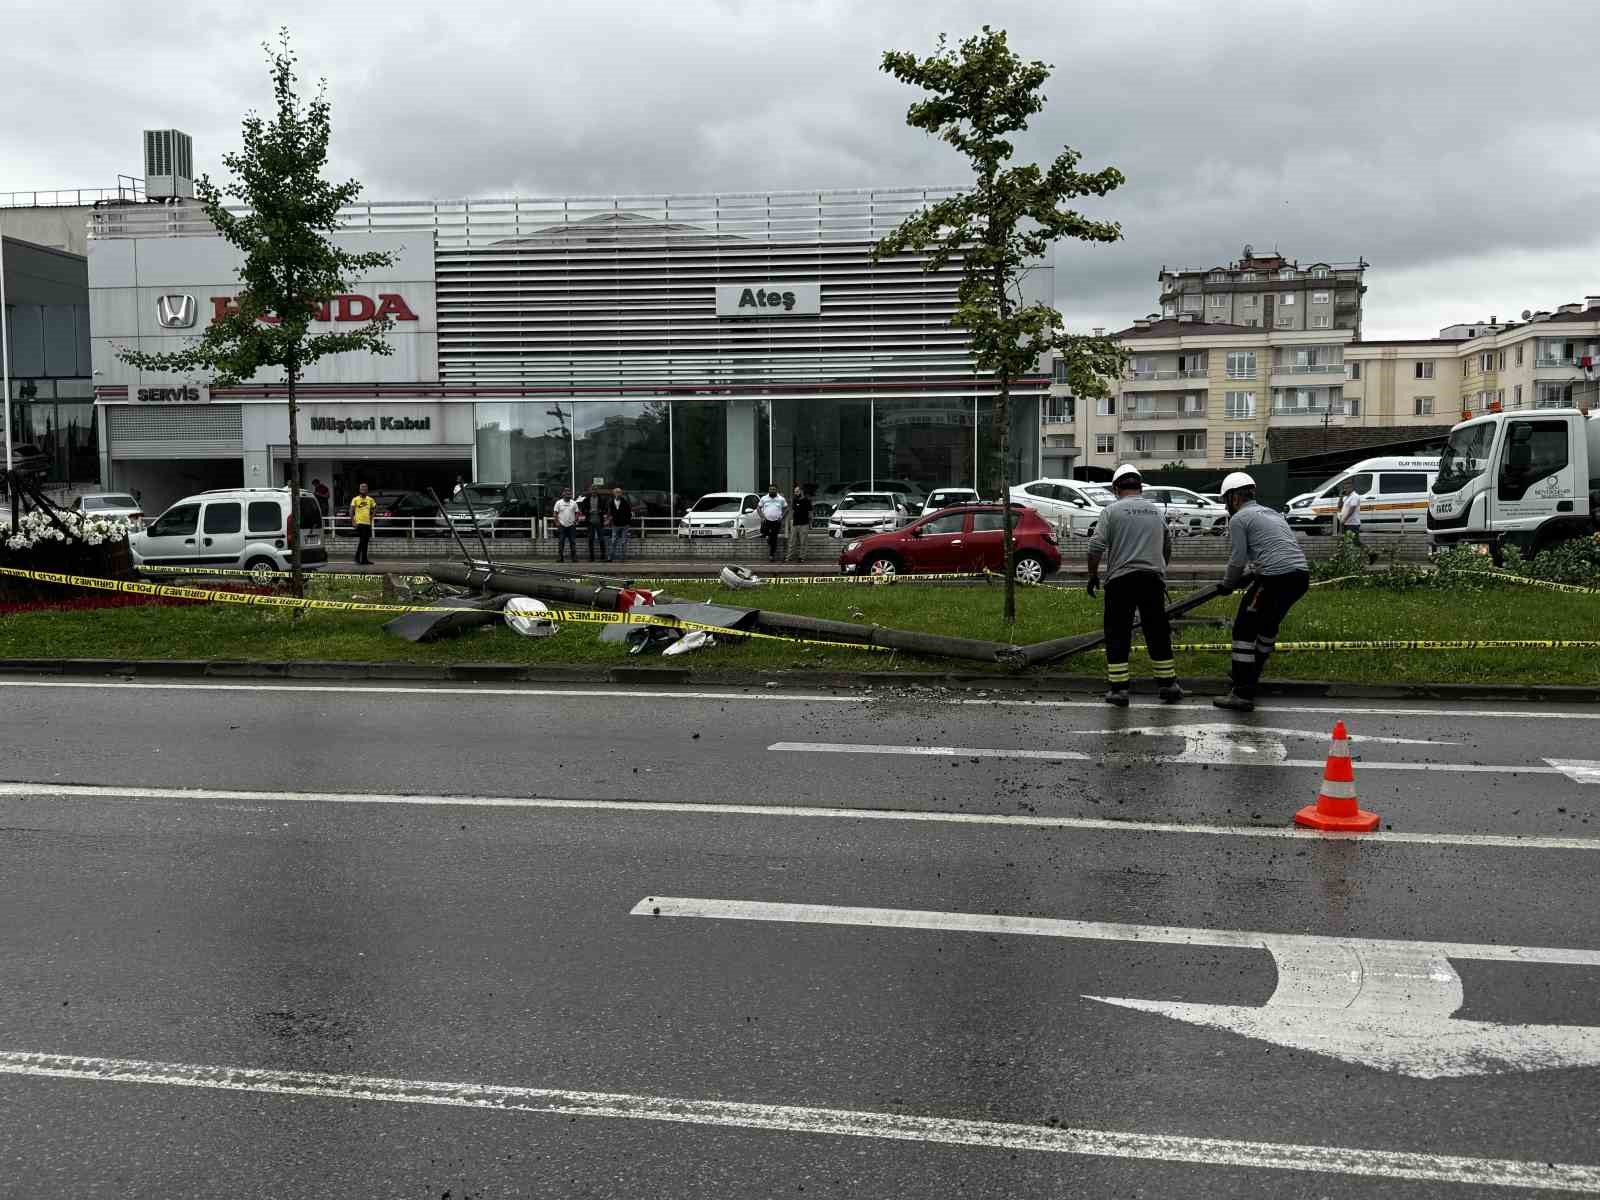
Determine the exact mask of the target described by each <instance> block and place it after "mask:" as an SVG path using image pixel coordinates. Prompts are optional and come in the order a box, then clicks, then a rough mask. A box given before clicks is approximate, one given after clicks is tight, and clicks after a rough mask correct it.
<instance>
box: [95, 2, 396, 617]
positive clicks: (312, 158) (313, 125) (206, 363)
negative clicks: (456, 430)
mask: <svg viewBox="0 0 1600 1200" xmlns="http://www.w3.org/2000/svg"><path fill="white" fill-rule="evenodd" d="M263 48H264V49H265V50H266V51H267V59H268V62H269V63H270V64H271V72H272V91H273V99H274V112H273V114H272V116H271V118H270V119H268V118H265V117H263V116H261V114H259V113H256V112H254V111H252V112H248V113H246V114H245V118H244V122H243V149H242V150H240V151H239V152H238V153H234V154H227V155H224V156H223V159H222V161H223V165H224V166H226V167H227V169H228V171H229V172H230V173H231V174H232V176H233V180H232V182H230V183H229V184H228V185H227V186H226V187H223V188H218V187H217V186H215V185H214V184H213V183H212V182H211V178H210V176H209V175H203V176H201V177H200V178H199V179H198V180H196V181H195V193H196V196H197V198H198V199H199V201H200V205H201V208H202V209H203V210H204V212H205V214H206V216H207V218H209V219H210V221H211V223H212V225H214V226H215V227H216V230H217V232H218V233H219V234H221V235H222V236H223V237H224V238H226V239H227V240H228V241H229V242H231V243H232V244H233V245H235V246H237V247H238V248H239V249H240V250H241V251H242V252H243V254H244V264H243V266H241V267H240V268H239V282H240V292H239V296H238V301H237V304H236V306H235V307H234V308H233V309H232V310H231V311H229V312H228V313H226V314H225V315H223V316H220V317H218V318H217V319H216V320H214V321H213V322H212V323H211V324H210V325H209V326H208V327H207V328H206V331H205V333H204V334H203V335H201V337H200V338H199V339H198V341H196V342H195V343H194V344H193V345H191V346H189V347H187V348H185V349H183V350H178V351H173V352H168V353H159V354H157V353H141V352H138V351H119V355H120V357H121V358H122V359H123V361H125V362H128V363H130V364H132V365H134V366H136V367H140V368H142V369H145V370H152V371H182V372H191V371H205V372H208V373H209V374H210V376H211V380H212V383H213V384H214V385H216V386H221V387H227V386H230V385H233V384H236V383H239V382H241V381H242V380H246V379H249V378H251V377H252V376H254V375H256V374H257V373H258V372H259V371H261V370H263V369H266V368H272V367H277V368H281V369H282V371H283V378H284V384H285V390H286V392H287V396H288V402H289V493H290V498H291V502H292V506H293V507H292V511H293V512H294V514H295V519H296V526H297V528H298V524H299V514H300V437H299V427H298V410H297V406H296V402H295V386H296V384H297V382H298V381H299V378H300V375H301V373H302V372H303V371H304V370H305V368H306V367H308V366H310V365H311V364H312V363H315V362H316V361H317V360H318V359H321V358H324V357H326V356H327V355H330V354H345V353H348V352H350V351H353V350H365V351H368V352H369V353H372V354H392V353H393V352H394V350H393V347H392V346H390V345H389V342H388V340H387V339H386V337H385V336H384V335H385V334H386V333H387V332H388V331H389V327H390V325H391V324H392V322H391V321H390V319H389V318H388V317H387V316H378V317H375V318H374V319H373V320H370V321H368V322H367V323H366V324H364V325H362V326H361V327H359V328H357V329H352V330H342V331H340V332H337V333H332V332H323V331H320V330H315V329H313V328H312V322H313V321H314V320H316V319H317V316H318V309H319V308H321V307H322V306H323V305H325V304H326V303H327V302H328V300H329V298H330V297H333V296H337V295H339V294H341V293H344V292H347V291H348V290H349V288H350V280H351V279H352V278H353V277H355V276H357V275H360V274H361V273H363V272H366V271H371V270H375V269H377V268H379V267H387V266H390V265H392V264H393V262H394V256H393V255H392V254H388V253H385V252H381V251H373V252H368V253H363V254H356V253H352V252H350V251H347V250H344V249H342V248H341V247H339V246H338V245H336V244H335V243H334V241H333V239H332V238H331V236H330V235H331V234H332V233H334V232H335V231H336V230H338V229H339V227H340V224H341V222H340V219H339V210H340V209H342V208H344V207H345V206H346V205H348V204H350V203H352V202H353V201H354V200H355V199H356V197H358V196H359V195H360V194H361V185H360V184H359V183H357V182H356V181H355V180H349V181H347V182H345V183H340V184H335V183H330V182H329V181H327V180H326V179H324V178H323V177H322V172H323V170H324V169H325V168H326V166H327V163H328V139H329V136H330V133H331V131H332V122H331V120H330V107H329V104H328V99H327V81H326V80H322V81H319V83H318V87H317V92H316V95H315V96H313V97H312V98H311V99H310V100H309V101H308V102H302V101H301V99H300V96H299V94H298V93H297V92H296V90H295V87H296V83H297V82H298V80H297V77H296V75H295V63H296V61H297V56H296V55H295V54H294V52H293V51H292V50H291V49H290V48H289V32H288V30H287V29H283V30H280V31H279V34H278V46H277V48H276V49H274V48H273V47H272V46H270V45H266V46H264V47H263ZM230 199H231V200H236V201H238V202H240V204H241V206H242V207H241V208H236V209H230V208H228V207H227V206H226V201H227V200H230ZM290 563H291V567H290V579H291V587H292V589H293V591H294V593H295V594H296V595H300V594H302V591H303V578H302V574H301V559H300V538H299V537H296V538H295V539H294V540H293V542H292V543H291V549H290Z"/></svg>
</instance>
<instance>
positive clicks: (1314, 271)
mask: <svg viewBox="0 0 1600 1200" xmlns="http://www.w3.org/2000/svg"><path fill="white" fill-rule="evenodd" d="M1327 277H1328V268H1327V267H1312V268H1311V278H1313V279H1326V278H1327Z"/></svg>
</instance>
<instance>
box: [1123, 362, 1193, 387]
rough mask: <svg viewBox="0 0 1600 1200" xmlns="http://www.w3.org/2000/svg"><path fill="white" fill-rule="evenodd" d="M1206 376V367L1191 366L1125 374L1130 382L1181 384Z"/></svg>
mask: <svg viewBox="0 0 1600 1200" xmlns="http://www.w3.org/2000/svg"><path fill="white" fill-rule="evenodd" d="M1205 377H1206V370H1205V368H1204V367H1191V368H1186V369H1184V370H1182V371H1175V370H1160V371H1129V372H1127V373H1126V374H1125V375H1124V376H1123V378H1124V379H1126V380H1127V381H1128V382H1130V383H1141V384H1156V385H1160V384H1176V385H1179V386H1182V385H1183V383H1184V382H1185V381H1186V380H1193V379H1204V378H1205ZM1163 390H1164V389H1163Z"/></svg>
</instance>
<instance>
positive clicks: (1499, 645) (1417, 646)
mask: <svg viewBox="0 0 1600 1200" xmlns="http://www.w3.org/2000/svg"><path fill="white" fill-rule="evenodd" d="M1173 649H1174V650H1187V651H1190V652H1191V653H1196V654H1227V653H1230V652H1231V651H1232V650H1233V643H1232V642H1214V643H1205V644H1197V645H1187V646H1174V647H1173ZM1597 649H1600V641H1566V640H1538V639H1514V638H1489V639H1483V640H1480V641H1458V642H1440V641H1431V640H1416V641H1373V642H1279V643H1278V645H1277V647H1276V648H1275V650H1274V652H1275V653H1276V652H1279V651H1282V652H1287V653H1293V652H1294V651H1296V650H1302V651H1304V650H1315V651H1339V650H1597Z"/></svg>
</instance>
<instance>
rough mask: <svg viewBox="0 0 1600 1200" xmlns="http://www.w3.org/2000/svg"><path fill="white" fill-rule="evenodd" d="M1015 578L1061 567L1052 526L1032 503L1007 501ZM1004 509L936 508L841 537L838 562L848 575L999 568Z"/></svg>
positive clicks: (1031, 579)
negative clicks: (900, 525)
mask: <svg viewBox="0 0 1600 1200" xmlns="http://www.w3.org/2000/svg"><path fill="white" fill-rule="evenodd" d="M1011 513H1012V517H1011V519H1012V522H1013V524H1012V527H1011V533H1012V538H1013V540H1014V541H1015V542H1016V548H1017V559H1016V562H1017V566H1016V572H1017V580H1018V581H1019V582H1021V583H1038V582H1039V581H1040V580H1041V579H1043V578H1044V577H1045V576H1046V575H1048V574H1050V573H1051V572H1052V571H1058V570H1060V569H1061V551H1060V549H1059V548H1058V546H1057V545H1056V534H1055V530H1054V529H1052V528H1051V527H1050V524H1049V522H1047V521H1046V520H1045V519H1044V518H1043V517H1041V516H1040V515H1039V514H1038V513H1037V512H1035V511H1034V510H1033V509H1031V508H1024V507H1023V506H1022V505H1020V504H1013V505H1012V506H1011ZM1003 517H1004V514H1003V513H1002V512H1001V509H1000V506H999V505H998V504H963V505H960V506H958V507H956V508H945V509H940V510H939V511H938V512H936V513H930V514H929V515H928V516H925V517H923V518H922V519H921V520H920V521H915V522H913V523H912V524H910V525H907V526H906V527H905V528H904V529H896V530H895V531H893V532H892V533H875V534H872V535H871V536H870V537H864V538H857V539H855V540H854V541H850V542H846V543H845V547H844V551H843V553H841V554H840V555H839V568H840V570H842V571H844V572H845V573H846V574H847V575H857V574H859V575H899V574H902V573H905V574H936V573H939V572H944V571H999V570H1001V569H1002V568H1003V566H1004V564H1005V545H1004V539H1005V534H1004V532H1002V530H1001V528H1000V522H1001V520H1002V519H1003Z"/></svg>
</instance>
